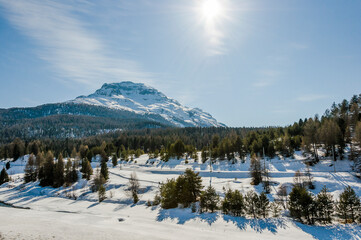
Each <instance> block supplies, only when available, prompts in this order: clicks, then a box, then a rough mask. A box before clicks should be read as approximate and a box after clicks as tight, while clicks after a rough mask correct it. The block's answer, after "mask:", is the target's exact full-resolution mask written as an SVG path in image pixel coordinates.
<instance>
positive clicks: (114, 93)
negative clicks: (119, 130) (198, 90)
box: [68, 81, 225, 127]
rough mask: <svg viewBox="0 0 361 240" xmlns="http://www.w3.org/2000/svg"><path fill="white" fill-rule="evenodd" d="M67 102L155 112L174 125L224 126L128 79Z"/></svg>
mask: <svg viewBox="0 0 361 240" xmlns="http://www.w3.org/2000/svg"><path fill="white" fill-rule="evenodd" d="M68 102H70V103H81V104H89V105H96V106H103V107H107V108H111V109H118V110H126V111H130V112H134V113H137V114H157V115H159V116H161V117H162V118H164V119H166V120H167V121H169V122H171V123H172V124H174V125H175V126H178V127H220V126H225V125H224V124H222V123H219V122H217V120H216V119H214V118H213V117H212V116H211V115H210V114H209V113H206V112H203V111H202V110H201V109H199V108H189V107H186V106H183V105H181V104H180V103H179V102H178V101H176V100H174V99H171V98H169V97H167V96H166V95H164V94H163V93H161V92H159V91H158V90H156V89H154V88H152V87H149V86H146V85H144V84H142V83H133V82H129V81H126V82H120V83H110V84H107V83H106V84H104V85H103V86H102V87H101V88H100V89H98V90H97V91H96V92H95V93H93V94H90V95H88V96H80V97H77V98H76V99H74V100H71V101H68Z"/></svg>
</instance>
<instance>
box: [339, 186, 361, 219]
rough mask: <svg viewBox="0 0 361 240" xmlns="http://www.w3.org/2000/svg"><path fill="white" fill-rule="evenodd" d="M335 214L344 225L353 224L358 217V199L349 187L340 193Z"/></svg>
mask: <svg viewBox="0 0 361 240" xmlns="http://www.w3.org/2000/svg"><path fill="white" fill-rule="evenodd" d="M336 212H337V214H338V216H339V217H340V218H341V219H342V220H344V221H345V223H348V222H354V221H355V220H356V219H357V218H358V217H359V215H360V199H359V197H358V196H357V195H356V193H355V191H354V190H353V189H352V188H351V187H350V186H347V187H346V188H345V190H344V191H343V192H342V193H341V195H340V199H339V201H338V204H337V206H336Z"/></svg>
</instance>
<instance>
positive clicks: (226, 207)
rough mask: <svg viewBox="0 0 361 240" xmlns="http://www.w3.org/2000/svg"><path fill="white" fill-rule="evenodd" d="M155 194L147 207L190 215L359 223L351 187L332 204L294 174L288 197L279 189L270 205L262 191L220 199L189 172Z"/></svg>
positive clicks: (356, 199)
mask: <svg viewBox="0 0 361 240" xmlns="http://www.w3.org/2000/svg"><path fill="white" fill-rule="evenodd" d="M285 191H286V192H285ZM159 192H160V193H159V195H156V196H155V198H154V200H153V201H152V202H151V201H149V202H148V205H149V206H150V205H158V204H160V205H161V207H162V208H165V209H168V208H176V207H191V209H192V211H193V212H196V211H198V212H200V213H202V212H214V211H216V210H221V211H222V212H223V213H224V214H228V215H232V216H249V217H253V218H266V217H269V216H272V217H278V216H279V215H280V213H281V211H282V209H283V210H288V211H289V214H290V216H291V217H293V218H295V219H297V220H299V221H301V222H304V223H307V224H315V223H320V224H327V223H331V222H332V221H333V220H341V221H342V222H344V223H352V222H361V204H360V198H359V197H358V196H357V195H356V193H355V191H354V190H353V189H352V188H351V187H349V186H348V187H346V188H345V189H344V191H343V192H342V193H341V194H340V196H339V199H338V200H337V201H335V200H334V199H333V197H332V195H331V194H330V193H329V192H328V189H327V188H326V187H324V188H323V189H322V190H321V191H320V192H319V193H318V194H317V195H313V194H312V193H310V192H309V191H308V190H307V187H306V185H304V183H303V182H300V181H299V176H297V175H296V176H295V182H294V184H293V188H292V190H291V192H290V193H289V194H288V193H287V189H286V190H284V187H280V192H279V193H278V194H277V195H278V196H279V197H277V198H276V199H275V201H274V202H270V200H269V199H268V197H267V195H266V193H265V192H262V193H261V194H258V193H256V192H254V191H253V190H251V191H248V192H247V193H246V194H242V193H241V192H240V191H239V190H232V189H230V188H228V189H225V188H224V194H223V196H224V197H223V199H222V198H221V196H220V195H218V193H217V192H216V190H215V189H214V188H213V187H212V186H208V187H207V188H206V189H204V186H203V185H202V178H201V177H200V176H199V173H195V172H193V171H192V170H191V169H187V170H186V171H185V173H184V174H182V175H180V176H179V177H178V178H172V179H168V180H167V181H166V182H164V183H162V184H161V185H160V189H159ZM197 203H198V204H197Z"/></svg>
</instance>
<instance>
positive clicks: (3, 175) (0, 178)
mask: <svg viewBox="0 0 361 240" xmlns="http://www.w3.org/2000/svg"><path fill="white" fill-rule="evenodd" d="M9 180H10V178H9V175H8V173H7V172H6V170H5V168H3V170H1V172H0V185H2V184H3V183H6V182H9Z"/></svg>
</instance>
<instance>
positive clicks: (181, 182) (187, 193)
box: [176, 168, 203, 207]
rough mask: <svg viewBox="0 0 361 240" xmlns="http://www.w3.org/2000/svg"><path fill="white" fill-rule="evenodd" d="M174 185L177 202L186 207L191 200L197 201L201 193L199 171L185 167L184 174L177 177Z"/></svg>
mask: <svg viewBox="0 0 361 240" xmlns="http://www.w3.org/2000/svg"><path fill="white" fill-rule="evenodd" d="M176 187H177V191H178V194H179V196H178V199H179V203H181V204H183V206H185V207H188V206H189V205H190V204H191V203H192V202H195V201H197V198H198V197H199V196H200V194H201V190H202V188H203V186H202V178H201V177H200V176H199V173H195V172H194V171H193V170H192V169H190V168H187V169H186V171H185V172H184V174H183V175H181V176H179V177H178V179H177V186H176Z"/></svg>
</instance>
